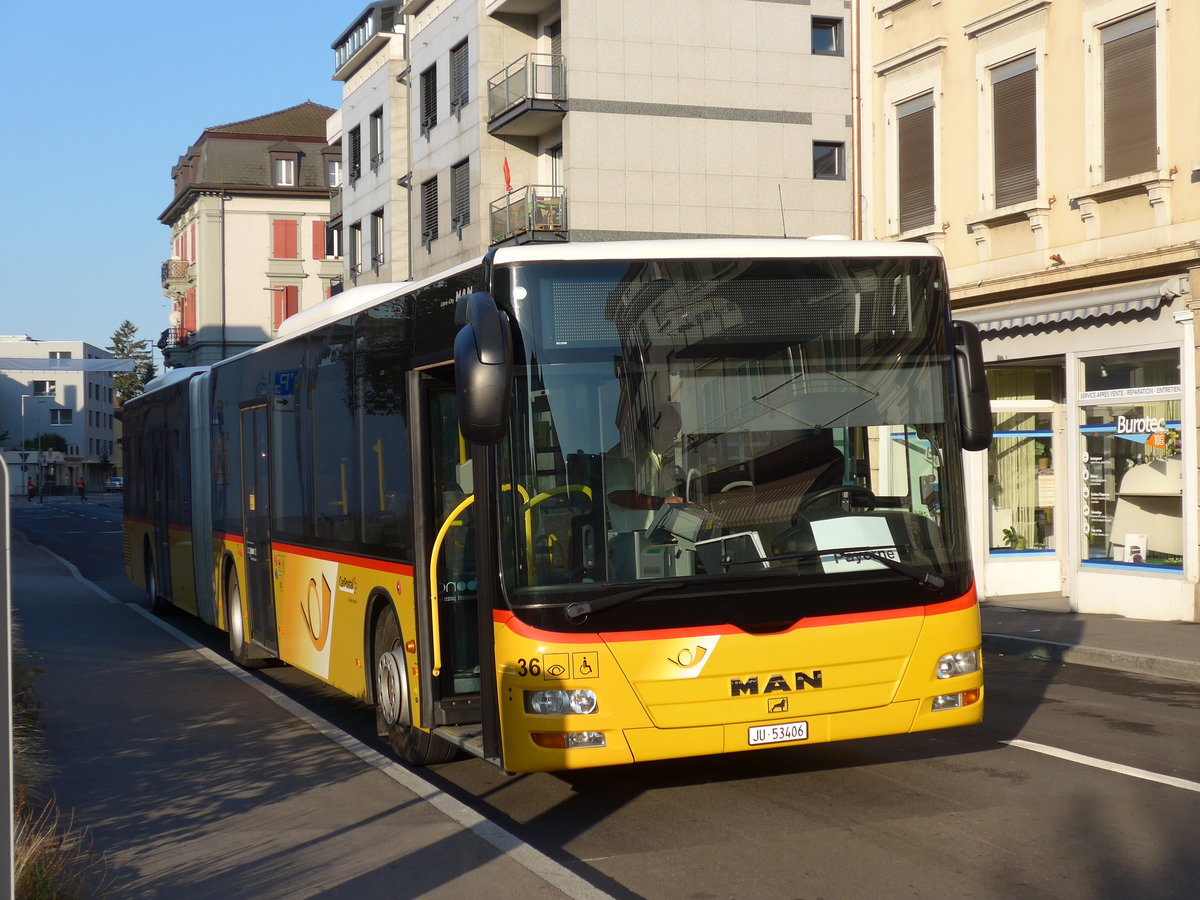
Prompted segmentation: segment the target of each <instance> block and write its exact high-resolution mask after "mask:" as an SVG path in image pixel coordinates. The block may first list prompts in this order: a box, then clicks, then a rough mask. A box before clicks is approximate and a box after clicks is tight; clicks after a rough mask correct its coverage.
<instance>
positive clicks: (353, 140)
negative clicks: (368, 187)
mask: <svg viewBox="0 0 1200 900" xmlns="http://www.w3.org/2000/svg"><path fill="white" fill-rule="evenodd" d="M346 165H348V166H349V167H350V183H351V184H354V182H356V181H358V179H360V178H361V177H362V129H361V128H359V127H358V126H357V125H355V126H354V127H353V128H351V129H350V154H349V158H348V159H347V160H346Z"/></svg>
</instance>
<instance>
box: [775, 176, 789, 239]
mask: <svg viewBox="0 0 1200 900" xmlns="http://www.w3.org/2000/svg"><path fill="white" fill-rule="evenodd" d="M775 187H777V188H779V220H780V222H782V223H783V236H784V237H787V216H786V215H785V214H784V212H783V185H782V184H780V183H778V182H776V184H775Z"/></svg>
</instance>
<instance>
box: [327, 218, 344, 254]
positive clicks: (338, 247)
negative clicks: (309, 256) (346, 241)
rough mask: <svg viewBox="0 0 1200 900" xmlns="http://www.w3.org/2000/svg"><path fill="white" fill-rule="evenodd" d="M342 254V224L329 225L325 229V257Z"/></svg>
mask: <svg viewBox="0 0 1200 900" xmlns="http://www.w3.org/2000/svg"><path fill="white" fill-rule="evenodd" d="M341 255H342V226H341V223H338V224H337V225H329V226H328V227H327V228H326V229H325V258H326V259H329V258H331V257H332V258H334V259H336V258H338V257H340V256H341Z"/></svg>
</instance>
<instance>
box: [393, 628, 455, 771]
mask: <svg viewBox="0 0 1200 900" xmlns="http://www.w3.org/2000/svg"><path fill="white" fill-rule="evenodd" d="M374 638H375V639H374V648H375V723H376V725H377V727H378V730H379V736H380V737H386V738H387V739H388V743H389V744H391V746H392V749H393V750H394V751H396V755H397V756H399V757H400V758H401V759H403V760H404V761H405V762H408V763H412V764H413V765H415V766H427V765H431V764H433V763H441V762H447V761H448V760H451V759H453V758H454V755H455V753H457V752H458V749H457V748H456V747H455V746H454V745H453V744H449V743H447V742H446V741H444V740H442V739H441V738H439V737H437V736H435V735H432V734H429V733H428V732H426V731H422V730H421V729H420V728H417V727H416V726H414V725H413V724H412V702H411V696H410V694H409V681H408V666H407V664H406V663H405V660H404V642H403V641H402V640H401V639H400V625H399V623H398V622H397V621H396V612H395V610H393V609H392V608H391V607H390V606H389V607H388V608H387V609H386V610H384V612H383V614H382V615H381V616H380V617H379V619H378V620H376V622H375V635H374Z"/></svg>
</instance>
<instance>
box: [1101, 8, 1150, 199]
mask: <svg viewBox="0 0 1200 900" xmlns="http://www.w3.org/2000/svg"><path fill="white" fill-rule="evenodd" d="M1156 31H1157V29H1156V28H1155V27H1154V10H1148V11H1146V12H1144V13H1139V14H1138V15H1136V16H1131V17H1130V18H1128V19H1124V20H1122V21H1120V22H1117V23H1115V24H1113V25H1109V26H1108V27H1107V28H1104V29H1102V30H1101V32H1100V39H1101V44H1102V45H1103V53H1104V70H1103V85H1102V91H1103V97H1104V100H1103V103H1104V111H1103V129H1104V159H1103V163H1102V164H1103V167H1104V178H1105V180H1107V181H1112V180H1114V179H1117V178H1125V177H1128V176H1130V175H1137V174H1140V173H1142V172H1150V171H1153V170H1155V169H1157V168H1158V132H1157V124H1156V123H1157V120H1158V109H1157V106H1156V98H1155V77H1156V75H1155V60H1154V54H1155V46H1154V45H1155V33H1156Z"/></svg>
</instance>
